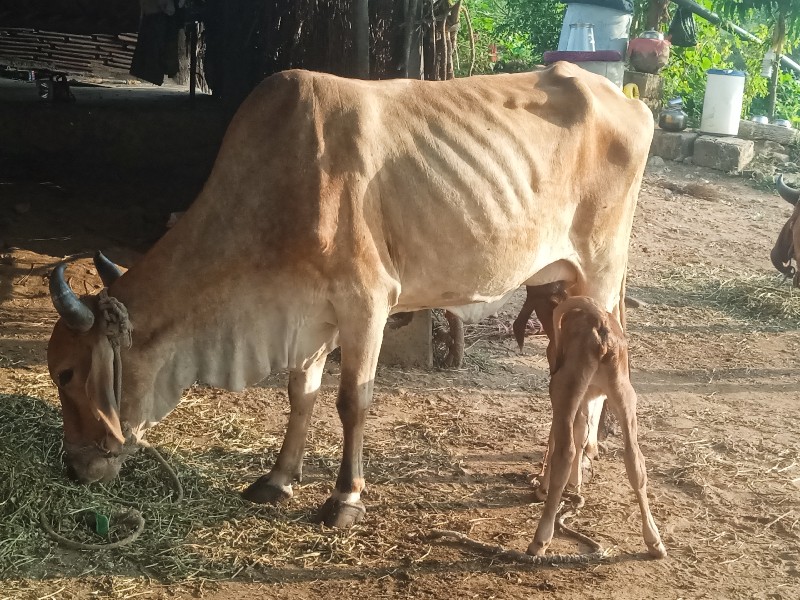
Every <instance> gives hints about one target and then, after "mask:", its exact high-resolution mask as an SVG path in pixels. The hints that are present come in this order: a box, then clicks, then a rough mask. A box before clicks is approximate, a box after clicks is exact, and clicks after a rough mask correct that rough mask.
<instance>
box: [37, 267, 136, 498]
mask: <svg viewBox="0 0 800 600" xmlns="http://www.w3.org/2000/svg"><path fill="white" fill-rule="evenodd" d="M95 265H96V266H97V270H98V272H99V273H100V276H101V278H102V279H103V282H104V283H105V284H106V285H110V284H111V282H112V281H113V280H114V279H116V277H118V276H119V274H120V273H119V270H117V269H116V267H115V266H114V265H113V264H112V263H110V262H109V261H108V260H107V259H106V258H105V257H104V256H102V255H101V254H99V253H98V255H97V256H95ZM50 296H51V299H52V301H53V304H54V305H55V308H56V310H57V311H58V314H59V315H60V319H59V320H58V321H57V322H56V324H55V327H54V328H53V333H52V335H51V336H50V342H49V344H48V346H47V363H48V367H49V370H50V376H51V377H52V379H53V382H54V383H55V384H56V387H57V388H58V396H59V399H60V400H61V408H62V413H63V418H64V450H65V453H66V462H67V468H68V470H69V472H70V475H71V476H72V477H74V478H75V479H76V480H77V481H79V482H81V483H92V482H95V481H110V480H111V479H113V478H114V477H116V475H117V473H119V469H120V467H121V466H122V461H123V459H124V457H125V455H126V454H127V453H129V450H130V443H129V442H130V440H126V436H125V434H124V433H123V426H122V424H121V422H120V417H119V406H118V398H117V392H118V390H116V386H115V360H114V354H115V351H114V345H113V344H114V343H118V342H117V340H116V339H114V333H112V332H110V331H109V323H108V319H107V315H106V311H103V310H102V309H101V307H100V298H99V297H98V296H88V297H84V298H78V296H77V295H75V293H74V292H73V291H72V289H70V287H69V285H68V284H67V282H66V281H65V279H64V265H63V264H61V265H59V266H57V267H56V268H55V269H54V270H53V274H52V275H51V277H50ZM129 437H130V436H129ZM126 442H128V443H127V444H126Z"/></svg>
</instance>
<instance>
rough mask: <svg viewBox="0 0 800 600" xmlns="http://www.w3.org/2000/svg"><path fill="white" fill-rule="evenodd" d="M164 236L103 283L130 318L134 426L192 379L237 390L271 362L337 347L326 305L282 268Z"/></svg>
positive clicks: (173, 399) (166, 406)
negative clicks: (294, 285)
mask: <svg viewBox="0 0 800 600" xmlns="http://www.w3.org/2000/svg"><path fill="white" fill-rule="evenodd" d="M169 241H170V240H168V239H164V240H162V242H163V243H162V242H160V243H159V244H158V245H157V246H156V247H155V248H154V249H153V251H151V252H150V253H148V254H147V255H146V256H145V257H144V258H143V259H142V260H141V262H140V263H137V265H136V266H135V267H134V268H132V269H131V270H130V271H128V272H127V273H126V274H125V275H123V276H122V277H121V278H120V279H119V280H117V281H116V282H115V283H114V284H113V285H112V287H111V289H110V290H109V293H110V294H111V295H112V296H114V297H116V298H118V299H119V300H121V301H122V302H123V303H124V304H125V305H126V307H127V308H128V311H129V314H130V319H131V322H132V324H133V344H132V346H131V348H130V349H128V350H126V351H125V352H124V354H123V400H122V406H121V416H122V418H123V420H125V421H127V422H129V423H131V425H132V426H133V427H134V430H137V429H142V428H147V427H149V426H150V425H153V424H155V423H156V422H158V421H160V420H161V419H162V418H163V417H164V416H166V414H167V413H168V412H169V411H171V410H172V409H173V408H175V406H177V404H178V402H179V401H180V397H181V393H182V391H183V390H185V389H186V388H187V387H189V386H190V385H192V384H193V383H194V382H196V381H199V382H203V383H207V384H209V385H213V386H215V387H221V388H225V389H229V390H234V391H237V390H240V389H242V388H244V387H245V386H247V385H251V384H253V383H255V382H257V381H260V380H261V379H263V378H264V377H266V376H267V375H269V373H270V372H272V371H275V370H282V369H286V368H289V369H293V368H295V369H296V368H303V366H304V365H305V364H308V362H309V361H310V360H313V359H314V358H315V357H318V356H319V355H320V354H321V353H327V352H328V351H330V349H332V348H333V347H335V343H336V340H335V338H336V327H335V325H334V321H335V320H334V319H333V318H332V310H331V309H330V307H329V306H327V305H326V303H325V302H319V303H318V304H317V305H312V304H310V302H309V301H304V300H303V299H302V297H298V296H299V295H298V293H287V291H289V292H290V290H288V289H287V286H288V285H289V283H288V282H281V281H279V279H280V277H281V275H280V271H279V270H277V269H275V270H271V269H268V268H264V267H263V265H262V266H261V268H260V269H256V268H254V265H252V264H248V263H247V262H246V261H247V258H246V257H245V258H242V259H240V260H238V262H237V261H234V260H231V259H230V257H228V260H226V259H225V258H226V257H222V256H219V250H217V253H216V254H215V255H214V256H203V252H204V250H205V248H204V247H203V246H200V247H195V250H194V251H193V252H188V251H187V250H186V249H185V248H180V247H177V245H174V244H171V243H169ZM209 245H210V244H205V245H204V246H205V247H207V246H209ZM251 262H252V261H251ZM231 265H234V266H231ZM226 267H227V268H226ZM254 273H257V274H258V275H257V276H254V275H253V274H254ZM306 297H308V295H307V296H306ZM136 424H138V427H137V425H136Z"/></svg>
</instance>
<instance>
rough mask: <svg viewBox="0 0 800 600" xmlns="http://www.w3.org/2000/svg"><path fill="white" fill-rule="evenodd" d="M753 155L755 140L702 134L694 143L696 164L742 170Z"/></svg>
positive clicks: (725, 169)
mask: <svg viewBox="0 0 800 600" xmlns="http://www.w3.org/2000/svg"><path fill="white" fill-rule="evenodd" d="M753 156H754V145H753V140H743V139H740V138H736V137H715V136H712V135H701V136H700V137H698V138H697V140H696V141H695V143H694V156H693V162H694V164H696V165H699V166H701V167H711V168H712V169H717V170H719V171H741V170H742V169H743V168H744V167H745V166H747V165H748V164H749V163H750V161H751V160H753Z"/></svg>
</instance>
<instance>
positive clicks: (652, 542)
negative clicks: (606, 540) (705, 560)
mask: <svg viewBox="0 0 800 600" xmlns="http://www.w3.org/2000/svg"><path fill="white" fill-rule="evenodd" d="M614 379H615V380H614V381H613V383H612V385H611V389H609V394H608V399H609V402H610V403H611V409H612V410H613V411H614V412H615V413H616V416H617V419H618V420H619V423H620V426H621V428H622V435H623V436H624V439H625V470H626V471H627V473H628V481H630V483H631V487H632V488H633V493H634V494H635V495H636V500H637V502H638V503H639V511H640V512H641V515H642V536H643V537H644V543H645V544H646V545H647V552H648V553H649V554H650V556H652V557H654V558H665V557H666V556H667V550H666V548H664V544H663V543H662V542H661V536H660V535H659V533H658V528H657V527H656V523H655V521H654V520H653V515H652V514H651V513H650V505H649V503H648V501H647V472H646V471H645V465H644V456H642V452H641V450H640V449H639V441H638V439H637V435H638V426H637V423H636V392H635V391H634V389H633V386H631V384H630V381H629V380H628V378H627V376H626V377H621V376H620V377H616V378H614Z"/></svg>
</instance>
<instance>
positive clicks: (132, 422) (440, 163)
mask: <svg viewBox="0 0 800 600" xmlns="http://www.w3.org/2000/svg"><path fill="white" fill-rule="evenodd" d="M652 135H653V121H652V116H651V114H650V112H649V110H648V109H647V108H646V107H645V106H644V104H642V103H640V102H639V101H636V100H630V99H627V98H625V97H624V96H623V95H622V93H621V92H620V91H619V90H618V89H617V88H615V87H614V86H613V85H612V84H610V83H609V82H608V81H607V80H606V79H604V78H602V77H600V76H596V75H593V74H591V73H588V72H586V71H584V70H583V69H580V68H579V67H577V66H574V65H570V64H567V63H559V64H556V65H554V66H552V67H550V68H548V69H546V70H542V71H538V72H534V73H523V74H514V75H492V76H479V77H472V78H464V79H454V80H450V81H443V82H425V81H415V80H391V81H382V82H375V81H360V80H350V79H341V78H337V77H334V76H331V75H327V74H321V73H311V72H305V71H287V72H283V73H279V74H277V75H274V76H272V77H269V78H268V79H266V80H265V81H264V82H263V83H262V84H261V85H259V86H258V88H256V89H255V90H254V91H253V92H252V93H251V95H250V96H249V97H248V99H247V100H246V101H245V102H244V103H243V104H242V106H241V107H240V108H239V110H238V112H237V114H236V115H235V117H234V118H233V120H232V122H231V124H230V126H229V128H228V131H227V132H226V134H225V138H224V140H223V143H222V146H221V148H220V151H219V154H218V156H217V159H216V162H215V164H214V167H213V169H212V172H211V175H210V176H209V179H208V181H207V182H206V184H205V186H204V188H203V190H202V191H201V193H200V195H199V196H198V198H197V199H196V200H195V202H194V203H193V205H192V206H191V207H190V208H189V210H188V211H187V212H186V214H185V215H183V217H182V218H181V219H180V220H179V221H178V222H177V224H176V225H175V226H174V227H173V228H172V229H170V230H169V231H168V232H167V233H166V234H165V235H164V237H163V238H161V239H160V240H159V241H158V242H157V243H156V244H155V245H154V246H153V247H152V248H151V250H150V251H149V252H148V253H147V254H146V255H145V256H144V257H143V258H142V259H140V260H139V261H138V262H137V263H136V264H135V265H134V266H133V268H131V269H130V270H129V271H127V272H126V273H125V274H124V275H121V276H119V274H118V271H117V270H116V268H115V267H114V265H113V264H111V263H109V262H108V261H107V260H105V259H104V258H102V257H97V258H96V264H97V267H98V271H99V273H100V275H101V277H102V278H103V281H104V284H105V285H106V288H105V289H104V290H103V291H102V292H101V293H100V294H98V295H93V296H85V297H82V298H79V297H78V296H76V295H75V294H74V292H73V291H72V290H71V289H70V288H69V286H68V285H67V283H66V282H65V278H64V271H63V266H60V267H59V268H57V269H56V270H54V272H53V275H52V277H51V281H50V286H51V288H50V289H51V296H52V299H53V303H54V305H55V307H56V309H57V311H58V313H59V314H60V319H59V320H58V321H57V322H56V324H55V327H54V329H53V333H52V336H51V339H50V343H49V345H48V364H49V369H50V374H51V376H52V379H53V381H54V382H55V384H56V385H57V387H58V393H59V397H60V399H61V404H62V408H63V415H64V448H65V453H66V461H67V463H68V468H69V470H70V471H71V473H72V475H73V477H74V478H76V479H77V480H78V481H80V482H83V483H91V482H94V481H109V480H110V479H113V478H114V477H116V475H117V474H118V472H119V469H120V466H121V464H122V462H123V460H124V458H125V457H126V456H127V455H129V454H130V453H131V452H133V451H135V449H136V447H137V443H138V442H139V441H141V440H142V439H143V436H144V435H145V432H146V431H147V430H148V429H149V428H151V427H153V426H154V425H156V424H157V423H159V422H160V421H161V420H162V419H163V418H164V417H166V416H167V414H168V413H169V412H170V411H171V410H172V409H173V408H175V406H176V405H177V404H178V402H179V401H180V397H181V393H182V391H183V390H185V389H186V388H187V387H189V386H190V385H191V384H192V383H194V382H196V381H200V382H204V383H207V384H209V385H213V386H217V387H222V388H226V389H229V390H234V391H235V390H241V389H242V388H244V387H245V386H247V385H250V384H253V383H255V382H257V381H260V380H261V379H263V378H264V377H265V376H266V375H267V374H269V373H270V372H272V371H275V370H283V369H285V370H288V371H289V402H290V416H289V422H288V425H287V429H286V435H285V438H284V441H283V445H282V447H281V450H280V453H279V455H278V458H277V460H276V462H275V465H274V467H273V468H272V470H271V471H270V472H269V473H268V474H265V475H263V476H261V477H260V478H258V479H257V480H256V481H255V482H254V483H252V484H251V485H250V486H249V487H248V488H247V489H246V490H245V491H244V492H243V495H244V497H245V498H247V499H249V500H251V501H253V502H278V501H281V500H286V499H289V498H291V497H292V494H293V490H292V482H293V480H294V479H295V478H296V477H297V476H298V475H299V474H300V472H301V469H302V461H303V453H304V447H305V442H306V434H307V430H308V426H309V421H310V417H311V413H312V410H313V407H314V402H315V399H316V397H317V392H318V390H319V387H320V381H321V377H322V372H323V367H324V364H325V358H326V356H327V355H328V353H329V352H331V351H332V350H333V349H334V348H336V347H337V346H339V347H340V348H341V375H340V383H339V393H338V397H337V400H336V407H337V410H338V414H339V417H340V419H341V423H342V430H343V449H342V460H341V464H340V467H339V473H338V477H337V479H336V483H335V486H334V489H333V491H332V493H331V495H330V497H329V498H328V499H327V501H326V502H325V503H324V504H323V506H322V507H321V508H320V509H319V513H318V515H319V518H320V519H321V520H322V521H323V522H324V523H325V524H327V525H329V526H338V527H346V526H349V525H351V524H353V523H355V522H357V521H358V520H360V519H361V518H362V517H363V515H364V513H365V507H364V505H363V503H362V502H361V492H362V491H363V490H364V487H365V480H364V472H363V465H362V447H363V441H364V435H365V419H366V415H367V410H368V407H369V405H370V401H371V398H372V391H373V385H374V377H375V370H376V366H377V360H378V353H379V350H380V345H381V340H382V333H383V329H384V325H385V324H386V321H387V318H388V317H389V315H391V314H394V313H399V312H408V311H414V310H420V309H423V308H429V307H446V308H448V310H451V311H452V312H453V313H454V314H459V312H463V310H464V309H462V308H460V307H464V306H467V305H474V304H476V303H491V302H495V301H498V300H500V299H501V298H503V296H505V295H506V294H508V293H509V292H511V291H512V290H514V289H516V288H517V287H519V286H520V285H523V284H524V285H526V286H529V288H530V290H529V300H530V301H531V302H532V303H533V308H534V309H535V310H536V312H537V315H538V316H539V319H540V320H541V321H542V323H543V327H544V329H545V331H546V332H547V334H548V335H549V336H550V338H551V339H552V338H553V334H554V328H553V310H554V308H555V306H556V304H557V301H558V300H559V299H561V297H563V296H575V295H580V296H587V297H590V298H592V299H594V300H595V301H596V302H598V303H599V305H600V306H601V307H602V308H603V310H605V311H609V312H610V313H612V314H613V315H614V316H615V318H617V319H619V320H620V321H621V322H622V324H623V325H624V306H623V305H622V303H621V301H622V298H623V296H624V282H625V271H626V268H627V255H628V243H629V238H630V231H631V225H632V221H633V215H634V210H635V206H636V199H637V196H638V193H639V188H640V184H641V179H642V174H643V171H644V167H645V161H646V159H647V154H648V150H649V146H650V141H651V138H652ZM531 290H532V294H531V293H530V292H531ZM603 398H604V397H603V395H602V393H601V392H600V391H599V390H598V389H595V388H589V390H588V391H587V395H586V397H585V398H583V399H582V401H581V403H580V410H578V411H577V414H576V428H578V429H580V430H581V431H585V432H586V435H585V436H582V438H583V439H579V440H578V442H577V444H578V446H579V448H578V450H580V451H578V452H576V458H575V461H580V460H581V456H582V454H583V453H586V454H588V455H589V456H593V455H595V454H596V452H597V448H596V447H597V441H596V436H597V424H598V421H599V416H600V412H601V408H602V405H603ZM568 483H569V484H570V485H571V486H572V487H573V488H574V489H579V488H580V485H581V469H579V468H578V469H572V470H571V475H570V477H569V481H568ZM648 543H649V540H648Z"/></svg>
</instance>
